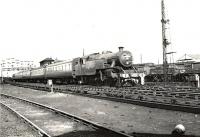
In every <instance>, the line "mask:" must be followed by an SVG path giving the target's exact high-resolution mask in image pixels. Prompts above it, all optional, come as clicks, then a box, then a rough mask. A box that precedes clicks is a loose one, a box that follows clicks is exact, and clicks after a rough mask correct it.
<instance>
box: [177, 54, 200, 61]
mask: <svg viewBox="0 0 200 137" xmlns="http://www.w3.org/2000/svg"><path fill="white" fill-rule="evenodd" d="M177 62H178V63H184V62H187V63H188V62H200V54H184V55H183V56H182V57H180V58H179V59H178V61H177Z"/></svg>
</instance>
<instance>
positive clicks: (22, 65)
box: [0, 58, 36, 77]
mask: <svg viewBox="0 0 200 137" xmlns="http://www.w3.org/2000/svg"><path fill="white" fill-rule="evenodd" d="M0 64H1V67H0V71H1V73H0V76H3V77H12V75H13V74H14V73H17V72H19V71H23V70H29V69H31V68H36V65H35V63H34V62H33V61H27V60H19V59H15V58H6V59H3V60H1V62H0Z"/></svg>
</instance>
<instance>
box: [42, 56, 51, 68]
mask: <svg viewBox="0 0 200 137" xmlns="http://www.w3.org/2000/svg"><path fill="white" fill-rule="evenodd" d="M53 62H54V59H52V58H45V59H43V60H42V61H40V67H43V66H47V65H49V64H52V63H53Z"/></svg>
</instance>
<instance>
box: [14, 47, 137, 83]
mask: <svg viewBox="0 0 200 137" xmlns="http://www.w3.org/2000/svg"><path fill="white" fill-rule="evenodd" d="M132 59H133V57H132V54H131V52H129V51H124V50H123V47H119V51H118V52H116V53H112V52H110V51H107V52H102V54H99V53H94V54H90V55H87V56H82V57H78V58H74V59H73V60H71V61H62V62H58V63H52V64H49V65H46V66H43V67H40V68H37V69H32V70H27V71H21V72H18V73H16V74H14V75H13V80H14V81H20V82H24V81H27V82H44V83H46V82H47V80H49V79H51V80H53V83H65V84H95V85H110V86H116V85H117V86H121V85H125V84H131V85H134V84H136V81H138V78H139V77H138V75H136V73H135V72H134V69H133V68H132Z"/></svg>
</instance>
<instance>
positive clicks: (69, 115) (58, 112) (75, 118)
mask: <svg viewBox="0 0 200 137" xmlns="http://www.w3.org/2000/svg"><path fill="white" fill-rule="evenodd" d="M0 96H5V97H9V98H13V99H17V100H20V101H23V102H26V103H29V104H32V105H35V106H38V107H41V108H44V109H47V110H50V111H53V112H55V113H57V114H60V115H62V116H66V117H68V118H71V119H73V120H75V121H77V122H81V123H82V124H85V125H88V126H92V127H93V128H95V129H100V130H102V131H105V132H108V133H112V134H115V135H118V136H122V137H132V136H131V135H128V134H125V133H122V132H119V131H116V130H113V129H111V128H107V127H104V126H102V125H100V124H97V123H94V122H92V121H89V120H86V119H84V118H81V117H78V116H75V115H73V114H70V113H67V112H64V111H61V110H58V109H56V108H53V107H50V106H46V105H43V104H40V103H37V102H34V101H30V100H26V99H22V98H19V97H16V96H10V95H7V94H2V93H1V94H0ZM45 137H46V136H45ZM47 137H48V136H47Z"/></svg>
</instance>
